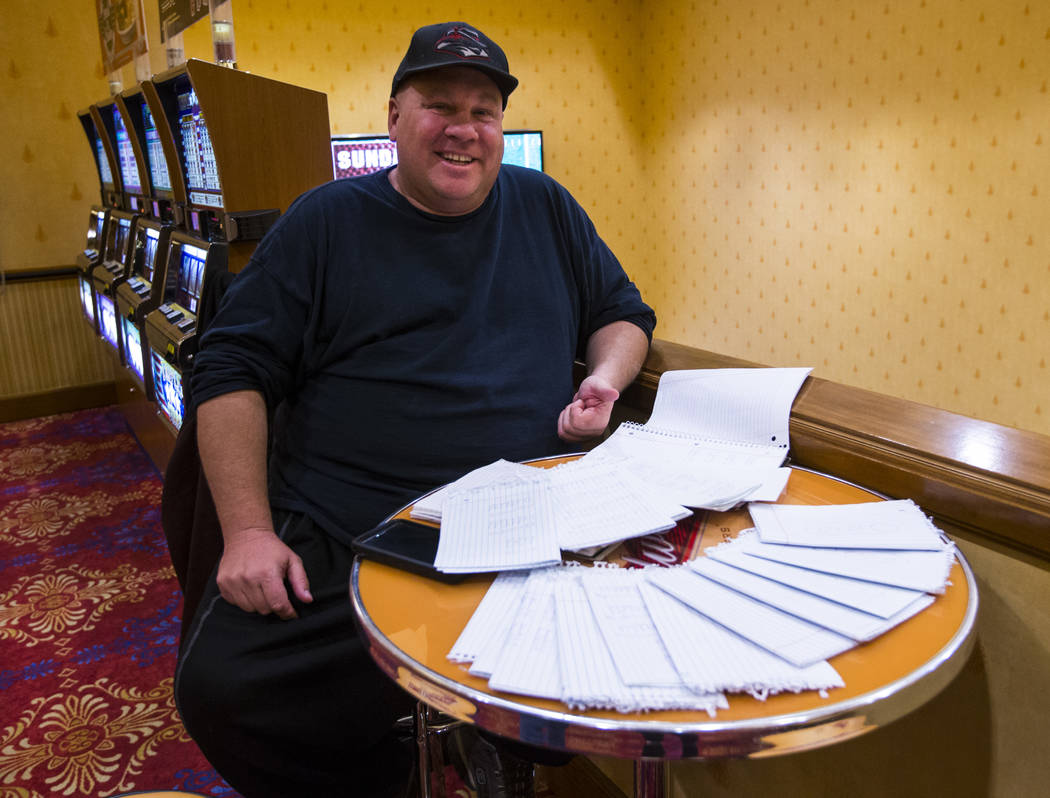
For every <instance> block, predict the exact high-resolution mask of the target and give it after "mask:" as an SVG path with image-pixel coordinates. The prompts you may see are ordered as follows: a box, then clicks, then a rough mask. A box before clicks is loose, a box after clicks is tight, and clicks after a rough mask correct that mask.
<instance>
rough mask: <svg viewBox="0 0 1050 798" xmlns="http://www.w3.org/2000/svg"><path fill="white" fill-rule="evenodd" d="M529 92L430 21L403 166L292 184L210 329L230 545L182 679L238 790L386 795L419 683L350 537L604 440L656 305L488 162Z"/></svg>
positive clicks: (609, 258)
mask: <svg viewBox="0 0 1050 798" xmlns="http://www.w3.org/2000/svg"><path fill="white" fill-rule="evenodd" d="M517 85H518V81H517V79H516V78H514V77H513V76H512V75H511V74H510V72H509V69H508V65H507V59H506V57H505V55H504V53H503V51H502V50H501V49H500V48H499V46H498V45H496V44H495V42H493V41H491V40H490V39H489V38H488V37H487V36H485V35H484V34H483V33H481V32H480V31H478V30H477V29H476V28H474V27H472V26H470V25H467V24H466V23H462V22H450V23H443V24H441V25H431V26H428V27H425V28H421V29H420V30H418V31H417V32H416V33H415V35H414V36H413V37H412V41H411V43H410V45H409V48H408V52H407V54H406V55H405V58H404V60H403V61H402V62H401V65H400V67H399V68H398V70H397V73H396V74H395V76H394V79H393V83H392V86H391V97H390V101H389V107H388V114H387V123H388V129H389V132H390V137H391V138H392V139H393V140H394V141H396V143H397V148H398V164H397V166H396V167H392V168H390V169H387V170H385V171H382V172H378V173H376V174H373V175H367V176H363V177H360V178H355V179H351V180H340V181H335V182H332V183H328V184H326V185H324V186H320V187H318V188H316V189H314V190H312V191H310V192H307V193H306V194H305V195H303V196H302V197H300V198H299V199H298V200H296V202H295V203H294V204H293V206H292V207H291V208H290V209H289V210H288V212H287V213H286V214H285V215H284V216H283V217H282V218H281V220H280V221H279V222H278V224H276V225H275V226H274V228H273V229H272V230H271V231H270V233H268V234H267V236H266V238H265V239H264V240H263V241H262V242H261V243H260V244H259V247H258V248H257V250H256V252H255V254H254V256H253V258H252V261H251V263H249V265H248V266H247V267H246V268H245V269H244V270H243V271H242V272H241V273H240V274H239V275H237V278H236V279H235V280H234V281H233V283H232V285H231V287H230V289H229V290H228V291H227V294H226V296H225V297H224V299H223V302H222V305H221V307H220V309H219V312H218V314H217V315H216V317H215V319H214V320H213V321H212V323H211V325H210V327H209V329H208V332H207V333H206V334H205V335H204V337H203V339H202V342H201V352H200V354H199V355H198V356H197V362H196V365H195V367H194V371H193V374H192V377H191V386H192V392H191V393H192V397H193V401H194V403H195V404H194V411H195V412H196V417H197V429H198V445H199V450H200V455H201V461H202V463H203V465H204V470H205V473H206V475H207V479H208V484H209V487H210V489H211V492H212V495H213V497H214V500H215V506H216V509H217V511H218V518H219V522H220V524H221V527H222V534H223V542H224V550H223V555H222V558H221V560H220V562H219V564H218V567H217V570H216V576H215V580H214V582H213V584H212V585H211V588H210V593H207V594H206V595H205V596H204V597H203V599H202V600H201V602H200V605H199V609H198V611H197V615H196V617H195V618H194V619H193V626H192V627H191V629H190V632H189V634H188V635H186V641H187V642H186V644H185V646H184V649H183V651H182V652H181V656H180V662H179V668H178V672H177V674H176V698H177V700H178V705H179V709H180V711H181V713H182V716H183V720H184V722H185V724H186V727H187V729H188V730H189V731H190V733H191V735H193V737H194V739H196V740H197V742H198V743H199V745H200V747H201V749H202V750H203V751H204V753H205V755H206V756H207V757H208V758H209V760H211V762H212V764H213V765H215V767H216V768H217V769H218V771H219V772H220V773H221V774H222V775H223V776H224V777H225V778H226V779H227V780H228V781H229V782H230V784H231V785H232V786H233V787H234V788H235V789H237V790H238V791H239V792H240V793H242V794H243V795H244V796H245V798H257V797H261V796H289V795H309V796H311V797H312V798H320V797H322V796H337V795H355V796H366V795H390V794H394V791H395V790H396V789H397V786H398V781H399V779H400V778H402V777H403V776H404V770H405V769H406V768H407V767H408V763H409V759H408V758H407V755H406V753H405V752H403V751H401V750H400V749H399V748H398V747H397V745H396V744H395V742H394V741H393V739H392V738H391V736H390V728H391V726H392V723H393V721H394V719H396V718H397V717H399V716H400V715H403V714H406V713H407V712H408V711H409V710H410V708H411V706H412V704H413V702H412V700H411V699H410V698H409V697H408V696H407V694H405V693H403V692H401V691H400V689H399V688H397V687H396V686H394V685H393V684H392V683H391V682H390V681H389V680H388V679H386V677H385V676H383V674H382V673H381V672H380V671H379V670H378V669H377V668H376V667H375V666H374V665H373V663H372V661H371V659H370V657H369V655H368V652H367V651H366V650H365V648H364V646H363V645H362V643H361V641H360V640H359V639H358V637H357V635H356V633H355V630H354V624H353V618H352V609H351V606H350V602H349V600H348V597H347V586H348V580H349V574H350V567H351V563H352V561H353V553H352V551H351V548H350V543H351V541H352V540H353V538H354V537H355V536H356V535H359V534H361V533H362V532H365V531H367V530H368V529H369V528H370V527H372V526H374V525H375V524H377V523H378V522H380V521H381V520H382V519H383V518H384V517H386V516H387V515H389V514H391V513H393V512H394V511H396V510H397V509H398V508H400V507H402V506H404V505H405V504H406V503H408V502H409V501H411V500H412V499H413V498H415V497H417V496H419V495H420V494H422V493H424V492H426V491H428V490H431V489H432V488H434V487H436V486H438V485H441V484H444V483H447V482H449V481H452V480H454V479H456V478H457V477H459V476H461V475H462V474H464V473H466V472H468V471H470V470H472V469H474V468H477V467H479V466H482V465H486V464H488V463H491V462H492V461H494V460H497V459H499V458H505V459H508V460H526V459H530V458H535V457H541V456H546V455H553V454H559V453H564V452H567V451H571V450H573V449H575V448H577V447H576V446H575V444H576V443H577V442H578V441H582V440H586V439H587V438H591V437H594V436H597V435H600V434H601V433H602V432H603V430H604V429H605V427H606V426H607V424H608V422H609V417H610V412H611V409H612V406H613V403H614V402H615V401H616V399H617V398H618V396H619V391H620V390H622V389H623V388H624V387H625V386H626V385H627V384H628V383H629V382H630V381H631V380H632V379H633V378H634V376H635V374H636V373H637V371H638V369H639V368H640V366H641V363H642V360H643V359H644V357H645V354H646V352H647V350H648V345H649V340H650V338H651V335H652V331H653V327H654V324H655V317H654V315H653V313H652V310H651V309H650V308H649V307H648V306H647V305H646V304H645V303H644V302H643V301H642V299H641V297H640V295H639V293H638V291H637V289H636V288H635V287H634V285H633V283H631V281H630V280H629V279H628V278H627V276H626V275H625V274H624V271H623V269H622V268H621V266H620V264H619V262H618V261H617V260H616V258H615V257H614V256H613V254H612V252H610V251H609V249H608V247H607V246H606V245H605V244H604V242H602V240H601V238H599V236H598V235H597V233H596V231H595V229H594V226H593V225H592V224H591V222H590V220H589V219H588V218H587V215H586V214H585V213H584V211H583V209H582V208H581V207H580V206H579V204H578V203H577V202H576V201H575V200H574V199H573V198H572V197H571V196H570V195H569V193H568V192H567V191H566V190H565V189H564V188H563V187H562V186H560V185H559V184H558V183H556V182H555V181H554V180H552V179H551V178H549V177H547V176H546V175H543V174H542V173H539V172H536V171H534V170H529V169H523V168H519V167H514V166H501V164H500V162H501V160H502V155H503V112H504V109H505V108H506V105H507V99H508V97H509V96H510V94H511V92H513V91H514V89H515V88H516V87H517ZM576 359H581V360H583V361H585V362H586V364H587V369H588V376H587V377H586V379H585V380H584V381H583V382H582V383H581V384H580V386H579V387H578V388H576V387H575V386H574V384H573V362H574V360H576ZM497 764H498V763H497ZM493 773H495V771H493ZM489 775H492V774H489ZM499 789H500V785H499V779H498V778H495V779H493V778H487V780H486V782H485V787H484V789H483V790H479V792H481V794H482V795H486V794H490V795H498V794H500V793H499ZM486 791H487V792H486Z"/></svg>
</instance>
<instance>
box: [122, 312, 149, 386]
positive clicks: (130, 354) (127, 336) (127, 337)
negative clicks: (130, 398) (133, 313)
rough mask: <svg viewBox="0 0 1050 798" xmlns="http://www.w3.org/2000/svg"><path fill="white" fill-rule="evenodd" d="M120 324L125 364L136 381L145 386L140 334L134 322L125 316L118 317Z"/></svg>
mask: <svg viewBox="0 0 1050 798" xmlns="http://www.w3.org/2000/svg"><path fill="white" fill-rule="evenodd" d="M120 325H121V327H122V328H123V330H124V352H125V360H126V361H127V366H128V368H129V369H131V373H132V374H134V375H135V376H136V377H137V378H138V381H139V382H140V383H142V385H143V386H145V384H146V378H145V375H144V372H143V370H142V365H143V364H142V335H141V333H140V332H139V328H138V327H137V326H136V325H135V322H133V321H132V320H131V319H129V318H128V317H127V316H121V317H120Z"/></svg>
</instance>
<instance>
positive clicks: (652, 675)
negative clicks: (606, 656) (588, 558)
mask: <svg viewBox="0 0 1050 798" xmlns="http://www.w3.org/2000/svg"><path fill="white" fill-rule="evenodd" d="M580 570H582V571H584V573H582V574H581V575H580V577H579V582H580V584H581V585H582V588H583V590H584V593H585V594H586V598H587V601H588V603H589V604H590V608H591V611H592V612H593V613H594V617H595V620H596V622H597V625H598V629H599V630H600V631H601V634H602V640H603V641H604V642H605V646H606V648H608V649H609V652H610V654H611V655H612V659H613V662H615V663H616V669H617V671H618V672H619V674H620V676H621V678H622V679H623V681H624V682H625V683H627V684H629V685H632V686H635V687H672V686H677V685H680V684H681V681H682V680H681V677H680V676H679V675H678V671H676V670H675V667H674V664H673V663H672V662H671V658H670V657H669V656H668V654H667V650H666V649H665V648H664V645H663V642H662V641H661V640H660V633H659V632H657V630H656V626H655V625H654V624H653V620H652V618H651V617H650V616H649V611H648V610H647V609H646V608H645V603H644V602H643V601H642V594H641V593H640V592H638V583H639V582H640V581H641V580H643V579H644V578H645V577H644V571H642V570H636V569H630V570H628V569H626V568H587V569H580Z"/></svg>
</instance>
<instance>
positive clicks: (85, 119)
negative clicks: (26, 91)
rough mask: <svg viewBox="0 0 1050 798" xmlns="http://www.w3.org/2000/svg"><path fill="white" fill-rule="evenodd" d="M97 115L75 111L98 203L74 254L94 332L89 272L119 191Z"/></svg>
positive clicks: (94, 309)
mask: <svg viewBox="0 0 1050 798" xmlns="http://www.w3.org/2000/svg"><path fill="white" fill-rule="evenodd" d="M97 116H98V114H97V112H96V111H94V109H92V108H87V109H85V110H83V111H79V112H77V117H78V118H79V119H80V124H81V126H82V127H83V128H84V134H85V135H86V136H87V139H88V144H89V145H90V147H91V154H92V157H93V159H94V162H95V170H96V172H97V174H98V182H99V198H100V200H101V203H100V204H98V205H92V206H91V209H90V211H89V213H88V227H87V236H86V242H85V245H84V249H83V250H82V251H81V252H78V253H77V256H76V264H77V269H78V271H79V275H78V279H77V284H78V286H79V290H80V306H81V309H82V311H83V315H84V319H85V320H86V321H87V322H88V324H89V325H90V326H91V328H92V329H93V330H94V331H95V333H96V334H99V333H100V330H99V324H98V308H97V306H96V302H95V292H94V289H93V288H92V284H91V272H92V270H93V269H94V268H95V267H96V266H97V265H98V264H99V263H101V261H102V255H103V252H104V249H105V241H106V235H107V232H108V229H107V223H108V221H109V212H110V209H112V208H116V207H118V206H119V195H120V194H119V185H118V183H117V182H116V180H115V179H114V171H115V170H114V164H115V159H114V154H113V152H112V151H111V148H110V145H109V141H108V139H106V138H105V137H104V136H103V135H102V134H101V133H100V132H99V129H100V127H101V122H100V121H99V122H96V117H97Z"/></svg>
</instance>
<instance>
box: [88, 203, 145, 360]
mask: <svg viewBox="0 0 1050 798" xmlns="http://www.w3.org/2000/svg"><path fill="white" fill-rule="evenodd" d="M109 217H110V218H109V227H108V228H107V235H106V244H105V248H104V250H103V258H102V262H101V263H99V265H98V266H96V267H95V268H94V269H92V271H91V286H92V291H93V293H94V295H95V307H96V309H97V311H98V329H99V334H100V335H101V336H102V339H103V340H104V341H105V342H106V343H108V344H109V345H110V346H111V347H113V350H114V351H115V352H116V353H117V355H118V356H119V357H120V359H121V362H123V354H124V345H123V342H122V338H121V329H120V326H119V324H118V323H117V305H116V287H117V286H119V285H120V284H121V283H123V282H124V280H125V279H126V275H127V270H128V264H129V263H130V262H131V254H130V253H131V247H132V245H133V237H132V230H133V229H134V227H135V223H136V222H137V221H138V218H139V215H138V214H135V213H129V212H128V211H118V210H114V211H110V213H109Z"/></svg>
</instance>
